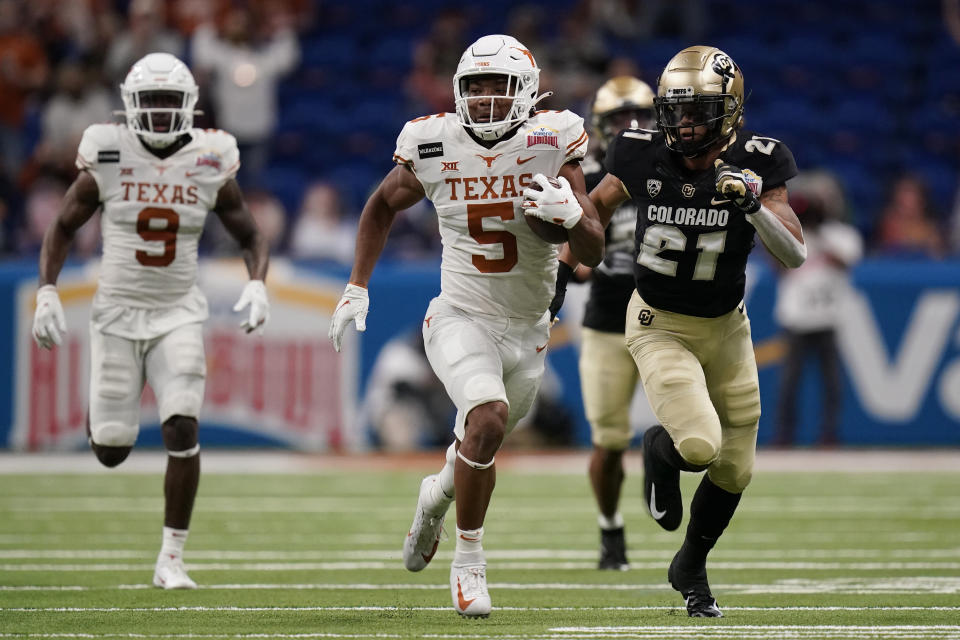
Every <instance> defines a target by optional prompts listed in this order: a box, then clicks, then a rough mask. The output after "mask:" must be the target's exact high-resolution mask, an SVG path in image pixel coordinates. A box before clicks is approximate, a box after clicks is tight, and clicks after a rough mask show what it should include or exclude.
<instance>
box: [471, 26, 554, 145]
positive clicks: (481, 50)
mask: <svg viewBox="0 0 960 640" xmlns="http://www.w3.org/2000/svg"><path fill="white" fill-rule="evenodd" d="M480 75H505V76H507V95H506V97H507V98H513V106H512V107H511V108H510V112H509V113H508V114H507V116H506V118H504V119H503V120H494V119H493V109H492V106H493V104H492V101H493V100H495V99H499V100H503V99H504V96H469V98H470V99H471V100H487V99H489V100H490V101H491V109H490V116H489V118H488V119H484V120H482V121H479V122H475V121H474V120H473V118H471V117H470V110H469V109H467V98H468V92H467V90H468V86H467V85H468V82H467V81H468V80H469V78H470V77H471V76H480ZM539 88H540V68H539V67H537V62H536V60H534V59H533V54H532V53H530V50H529V49H527V48H526V47H525V46H523V44H521V43H520V42H519V41H518V40H517V39H516V38H514V37H512V36H505V35H500V34H495V35H489V36H483V37H482V38H480V39H479V40H477V41H476V42H474V43H473V44H472V45H470V46H469V47H467V50H466V51H464V52H463V56H462V57H461V58H460V64H458V65H457V72H456V73H455V74H454V76H453V95H454V99H455V101H456V105H457V118H458V119H459V120H460V123H461V124H462V125H463V126H464V127H466V128H467V129H470V130H471V131H472V132H473V133H474V135H476V136H477V137H478V138H480V139H481V140H498V139H499V138H500V137H501V136H503V135H504V134H505V133H507V132H508V131H509V130H510V129H512V128H514V127H516V126H517V125H518V124H520V123H521V122H523V121H524V120H526V119H527V118H528V117H530V110H531V109H532V108H533V106H534V105H535V104H536V103H537V102H539V101H540V100H542V99H543V98H546V97H547V96H548V95H550V94H549V93H547V94H544V95H542V96H538V95H537V91H538V90H539Z"/></svg>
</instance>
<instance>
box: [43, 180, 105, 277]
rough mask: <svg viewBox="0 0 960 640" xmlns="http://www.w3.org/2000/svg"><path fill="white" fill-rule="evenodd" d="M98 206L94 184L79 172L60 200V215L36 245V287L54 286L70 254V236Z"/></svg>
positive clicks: (96, 188)
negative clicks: (40, 243)
mask: <svg viewBox="0 0 960 640" xmlns="http://www.w3.org/2000/svg"><path fill="white" fill-rule="evenodd" d="M99 206H100V189H99V187H97V181H96V180H94V179H93V176H91V175H90V174H89V173H87V172H86V171H81V172H80V175H78V176H77V179H76V180H74V181H73V184H72V185H70V188H69V189H67V193H66V195H64V197H63V203H62V204H61V205H60V213H58V214H57V217H56V219H55V220H54V221H53V224H51V225H50V226H49V227H48V228H47V231H46V233H44V234H43V244H42V245H41V246H40V285H41V286H43V285H47V284H56V283H57V277H58V276H59V275H60V270H61V269H62V268H63V263H64V261H65V260H66V259H67V254H69V253H70V245H72V244H73V237H74V236H75V235H76V233H77V230H78V229H80V227H82V226H83V225H84V224H86V222H87V220H89V219H90V218H91V217H93V214H94V213H96V212H97V208H98V207H99Z"/></svg>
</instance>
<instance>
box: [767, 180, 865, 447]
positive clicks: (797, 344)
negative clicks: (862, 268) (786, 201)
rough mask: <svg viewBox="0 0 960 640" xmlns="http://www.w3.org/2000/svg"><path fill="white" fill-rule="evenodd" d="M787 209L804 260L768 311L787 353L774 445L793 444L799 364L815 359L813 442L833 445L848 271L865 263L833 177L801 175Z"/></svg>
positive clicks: (786, 276) (783, 281)
mask: <svg viewBox="0 0 960 640" xmlns="http://www.w3.org/2000/svg"><path fill="white" fill-rule="evenodd" d="M790 203H791V205H792V206H793V208H794V210H795V211H796V212H797V216H798V218H799V219H800V224H801V225H802V227H803V240H804V243H805V244H806V246H807V259H806V261H805V262H804V263H803V265H801V266H800V268H799V269H782V270H779V271H780V272H781V273H780V281H779V283H778V285H777V301H776V305H775V306H774V312H773V313H774V317H775V318H776V319H777V322H778V323H779V324H780V326H781V327H783V330H784V334H785V339H786V343H787V353H786V355H785V356H784V359H783V368H782V369H781V374H780V392H779V394H778V395H777V423H776V424H777V427H776V432H775V434H774V438H773V444H774V446H778V447H789V446H792V445H793V444H794V436H795V435H796V427H797V396H798V395H799V394H798V389H799V387H800V382H801V378H802V376H803V369H804V365H805V364H806V363H807V361H808V360H814V361H815V362H816V363H817V366H818V367H819V369H820V383H821V387H820V391H821V394H820V398H821V399H822V405H821V407H820V435H819V436H818V438H817V441H816V444H818V445H821V446H825V447H831V446H836V445H837V444H839V442H840V434H839V425H840V410H841V406H840V403H841V398H842V392H843V373H842V371H841V365H840V351H839V348H838V347H837V325H838V322H839V321H840V314H841V313H842V304H841V303H842V302H843V300H845V299H848V297H849V295H850V288H851V285H850V269H851V268H853V266H854V265H855V264H856V263H857V262H859V261H860V258H862V257H863V239H862V238H861V237H860V232H859V231H857V229H856V227H854V226H853V225H850V224H847V223H846V222H844V221H843V216H844V215H845V214H846V211H845V208H844V198H843V190H842V187H841V186H840V184H839V183H838V181H837V179H836V178H835V177H834V176H833V175H831V174H830V173H827V172H824V171H811V172H807V173H801V174H800V175H799V176H797V178H796V179H794V180H793V181H791V182H790Z"/></svg>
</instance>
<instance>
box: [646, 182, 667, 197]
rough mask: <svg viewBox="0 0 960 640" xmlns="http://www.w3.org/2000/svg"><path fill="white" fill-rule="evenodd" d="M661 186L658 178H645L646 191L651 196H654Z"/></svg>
mask: <svg viewBox="0 0 960 640" xmlns="http://www.w3.org/2000/svg"><path fill="white" fill-rule="evenodd" d="M662 187H663V183H662V182H660V181H659V180H654V179H653V178H650V179H649V180H647V193H649V194H650V197H651V198H656V197H657V194H659V193H660V189H661V188H662Z"/></svg>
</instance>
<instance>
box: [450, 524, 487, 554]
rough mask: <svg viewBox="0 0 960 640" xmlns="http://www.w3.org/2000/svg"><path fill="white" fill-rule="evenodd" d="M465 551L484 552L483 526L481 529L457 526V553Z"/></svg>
mask: <svg viewBox="0 0 960 640" xmlns="http://www.w3.org/2000/svg"><path fill="white" fill-rule="evenodd" d="M463 553H470V554H475V553H479V554H483V527H480V528H479V529H461V528H460V527H457V549H456V552H455V555H460V554H463Z"/></svg>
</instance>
